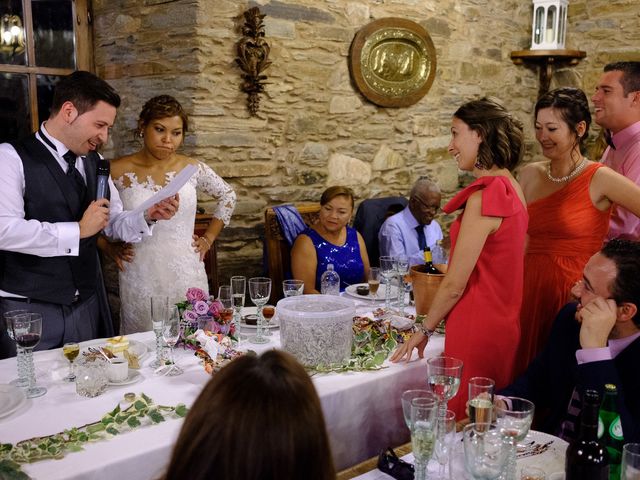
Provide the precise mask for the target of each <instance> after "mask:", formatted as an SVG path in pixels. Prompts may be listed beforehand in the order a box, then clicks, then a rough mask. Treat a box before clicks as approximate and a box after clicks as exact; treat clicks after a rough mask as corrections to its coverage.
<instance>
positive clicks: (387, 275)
mask: <svg viewBox="0 0 640 480" xmlns="http://www.w3.org/2000/svg"><path fill="white" fill-rule="evenodd" d="M395 274H396V266H395V262H394V261H393V257H389V256H386V255H385V256H382V257H380V276H382V278H383V279H384V281H385V283H386V289H385V292H384V308H385V310H386V311H387V313H388V312H389V311H390V310H391V280H392V279H393V277H394V276H395Z"/></svg>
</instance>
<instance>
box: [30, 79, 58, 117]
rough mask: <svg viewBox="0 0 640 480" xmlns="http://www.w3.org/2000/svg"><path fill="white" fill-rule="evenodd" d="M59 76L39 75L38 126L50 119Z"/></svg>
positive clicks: (37, 85) (37, 83)
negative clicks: (54, 91)
mask: <svg viewBox="0 0 640 480" xmlns="http://www.w3.org/2000/svg"><path fill="white" fill-rule="evenodd" d="M60 78H62V77H59V76H57V75H37V76H36V88H37V89H38V124H40V123H42V122H43V121H45V120H46V119H47V118H49V113H51V102H52V101H53V90H54V89H55V86H56V83H58V81H59V80H60Z"/></svg>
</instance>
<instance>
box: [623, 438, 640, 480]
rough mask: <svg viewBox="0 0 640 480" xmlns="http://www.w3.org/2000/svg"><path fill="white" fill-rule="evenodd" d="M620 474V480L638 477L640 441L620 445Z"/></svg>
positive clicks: (639, 474) (639, 472) (639, 470)
mask: <svg viewBox="0 0 640 480" xmlns="http://www.w3.org/2000/svg"><path fill="white" fill-rule="evenodd" d="M620 475H621V476H620V478H621V480H637V479H638V478H640V443H627V444H626V445H625V446H623V447H622V463H621V464H620Z"/></svg>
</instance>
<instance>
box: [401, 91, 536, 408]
mask: <svg viewBox="0 0 640 480" xmlns="http://www.w3.org/2000/svg"><path fill="white" fill-rule="evenodd" d="M451 135H452V139H451V143H450V144H449V152H450V153H451V154H452V155H453V156H454V158H455V159H456V161H457V163H458V168H460V169H461V170H465V171H470V172H472V173H473V175H474V176H476V177H477V180H475V181H474V182H473V183H472V184H471V185H469V186H468V187H467V188H465V189H464V190H462V191H461V192H460V193H458V194H457V195H456V196H455V197H454V198H453V199H452V200H451V201H450V202H449V203H448V204H447V205H446V206H445V207H444V211H445V212H447V213H452V212H454V211H456V210H462V211H461V213H460V214H459V216H458V218H457V219H456V221H455V222H454V223H453V225H452V226H451V230H450V235H451V243H452V247H451V260H450V262H449V269H448V271H447V274H446V276H445V278H444V280H443V281H442V284H441V285H440V288H439V289H438V291H437V293H436V295H435V297H434V300H433V303H432V305H431V308H430V309H429V312H428V314H427V318H426V319H425V320H424V322H423V324H422V328H421V329H420V331H418V332H416V333H415V334H414V335H413V336H412V337H411V339H410V340H409V341H408V342H406V343H405V344H403V345H401V346H400V347H399V348H398V350H397V351H396V352H395V353H394V355H393V356H392V358H391V360H392V361H400V360H402V359H404V358H406V360H407V361H409V360H410V359H411V354H412V351H413V349H414V348H417V349H418V355H419V356H420V357H422V356H423V354H424V348H425V347H426V345H427V342H428V340H429V336H430V335H431V333H433V331H434V329H435V328H436V325H438V323H439V322H440V321H441V320H442V319H443V318H446V325H447V335H446V337H445V348H444V354H445V355H447V356H450V357H455V358H458V359H460V360H462V361H463V369H462V378H461V382H460V385H461V388H460V390H459V393H458V394H457V395H456V396H455V397H454V398H453V399H452V400H450V401H449V405H448V407H449V408H450V409H451V410H453V411H454V412H455V413H456V418H458V419H462V418H464V417H466V414H465V404H466V401H467V394H466V392H467V384H468V381H469V379H470V378H471V377H475V376H484V377H490V378H492V379H494V380H495V382H496V388H497V389H498V388H502V387H504V386H506V385H508V384H509V383H510V382H511V380H512V378H513V373H514V372H513V366H514V359H515V355H516V349H517V346H518V341H519V339H520V322H519V314H520V304H521V301H522V281H523V259H524V247H525V236H526V231H527V223H528V215H527V210H526V206H525V201H524V195H523V193H522V190H521V189H520V186H519V184H518V182H517V181H516V180H515V178H514V177H513V175H512V174H511V171H512V170H513V168H514V167H515V166H516V165H517V164H518V162H519V161H520V159H521V157H522V151H523V131H522V124H521V123H520V122H519V121H518V120H516V119H515V118H514V117H512V116H511V115H510V114H509V113H508V112H507V111H506V110H505V109H504V107H503V106H502V105H500V104H499V103H497V102H495V101H493V100H491V99H486V98H484V99H481V100H475V101H472V102H468V103H466V104H464V105H462V106H461V107H460V108H459V109H458V110H457V111H456V113H455V114H454V116H453V121H452V126H451Z"/></svg>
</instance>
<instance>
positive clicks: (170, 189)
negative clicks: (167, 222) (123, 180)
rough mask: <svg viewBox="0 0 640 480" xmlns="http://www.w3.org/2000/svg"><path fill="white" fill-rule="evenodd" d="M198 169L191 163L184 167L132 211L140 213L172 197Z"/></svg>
mask: <svg viewBox="0 0 640 480" xmlns="http://www.w3.org/2000/svg"><path fill="white" fill-rule="evenodd" d="M197 171H198V167H197V166H195V165H192V164H189V165H187V166H186V167H184V168H183V169H182V170H180V172H179V173H178V174H177V175H176V176H175V177H173V180H171V181H170V182H169V183H168V184H166V185H165V186H164V187H163V188H162V190H160V191H159V192H158V193H156V194H155V195H154V196H153V197H151V198H148V199H147V200H145V201H144V202H142V203H141V204H140V205H138V206H137V207H136V208H135V209H134V210H133V211H134V212H136V213H142V212H144V211H145V210H147V209H148V208H151V207H153V206H154V205H155V204H156V203H158V202H161V201H162V200H164V199H166V198H169V197H173V196H174V195H175V194H176V193H178V192H179V191H180V189H181V188H182V187H183V185H184V184H185V183H187V182H188V181H189V179H190V178H191V176H192V175H193V174H194V173H196V172H197Z"/></svg>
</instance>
